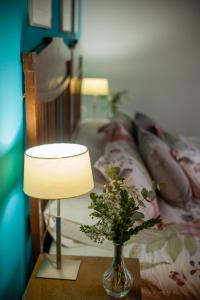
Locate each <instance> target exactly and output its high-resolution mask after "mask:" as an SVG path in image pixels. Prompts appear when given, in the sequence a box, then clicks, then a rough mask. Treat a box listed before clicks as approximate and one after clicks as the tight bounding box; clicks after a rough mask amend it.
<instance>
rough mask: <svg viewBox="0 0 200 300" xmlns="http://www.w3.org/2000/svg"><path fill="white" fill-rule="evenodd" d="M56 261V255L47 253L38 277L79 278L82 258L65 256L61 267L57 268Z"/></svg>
mask: <svg viewBox="0 0 200 300" xmlns="http://www.w3.org/2000/svg"><path fill="white" fill-rule="evenodd" d="M54 261H55V256H54V255H48V256H46V255H45V256H44V260H43V263H42V265H41V266H40V269H39V271H38V273H37V275H36V277H40V278H52V279H68V280H76V279H77V276H78V271H79V267H80V264H81V261H80V260H75V259H74V260H73V259H67V258H64V257H63V259H62V267H61V269H57V268H56V264H55V263H54Z"/></svg>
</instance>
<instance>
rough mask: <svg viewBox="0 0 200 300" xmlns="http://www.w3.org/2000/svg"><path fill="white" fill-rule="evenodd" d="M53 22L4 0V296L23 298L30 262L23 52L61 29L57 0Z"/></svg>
mask: <svg viewBox="0 0 200 300" xmlns="http://www.w3.org/2000/svg"><path fill="white" fill-rule="evenodd" d="M52 2H53V28H52V29H51V30H47V29H39V28H36V27H29V26H28V24H27V22H28V21H27V20H28V15H27V7H28V4H27V0H9V1H8V0H7V1H3V0H0V30H1V55H0V299H3V300H15V299H21V296H22V294H23V291H24V288H25V285H26V283H27V279H28V276H29V274H30V271H31V268H32V263H31V236H30V228H29V201H28V200H27V199H26V198H25V197H24V195H23V192H22V180H23V179H22V178H23V152H24V134H23V132H24V124H23V123H24V121H23V120H24V115H23V105H24V104H23V82H22V65H21V52H22V51H28V50H31V49H33V48H34V47H36V46H37V45H38V44H39V43H40V42H41V40H42V38H43V37H51V36H60V37H63V38H65V40H66V41H67V43H69V42H70V41H71V39H73V38H78V37H79V36H78V35H77V36H76V37H74V36H72V35H71V34H67V33H63V32H61V31H60V24H59V20H60V7H59V3H60V1H58V0H53V1H52Z"/></svg>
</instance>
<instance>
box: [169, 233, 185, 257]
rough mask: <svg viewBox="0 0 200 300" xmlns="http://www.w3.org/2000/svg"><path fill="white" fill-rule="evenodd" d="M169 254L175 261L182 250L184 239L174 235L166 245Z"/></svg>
mask: <svg viewBox="0 0 200 300" xmlns="http://www.w3.org/2000/svg"><path fill="white" fill-rule="evenodd" d="M166 251H167V254H168V255H169V256H170V258H171V259H172V261H173V262H175V261H176V259H177V257H178V256H179V254H180V253H181V251H182V241H181V239H180V238H179V237H178V236H176V235H174V236H172V238H171V239H170V240H169V241H168V243H167V247H166Z"/></svg>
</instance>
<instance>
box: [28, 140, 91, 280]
mask: <svg viewBox="0 0 200 300" xmlns="http://www.w3.org/2000/svg"><path fill="white" fill-rule="evenodd" d="M93 187H94V183H93V176H92V169H91V164H90V157H89V152H88V150H87V148H86V147H85V146H83V145H78V144H67V143H57V144H46V145H40V146H36V147H33V148H29V149H28V150H26V152H25V158H24V193H25V194H27V195H28V196H31V197H33V198H37V199H44V200H56V201H57V217H56V267H55V266H54V265H53V263H52V261H51V260H49V259H47V257H46V258H45V259H44V261H43V264H42V266H41V268H40V270H39V272H38V274H37V276H38V277H45V278H61V279H71V280H76V278H77V274H78V270H79V266H80V261H78V260H70V259H68V260H63V262H62V259H61V218H60V200H61V199H66V198H71V197H75V196H80V195H82V194H85V193H87V192H89V191H90V190H92V189H93Z"/></svg>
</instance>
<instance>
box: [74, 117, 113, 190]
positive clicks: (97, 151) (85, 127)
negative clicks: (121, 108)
mask: <svg viewBox="0 0 200 300" xmlns="http://www.w3.org/2000/svg"><path fill="white" fill-rule="evenodd" d="M108 122H109V120H106V119H97V120H91V119H90V120H86V121H84V122H82V123H80V125H79V126H78V128H77V130H76V132H75V135H74V137H73V138H72V140H73V142H74V143H77V144H83V145H85V146H87V148H88V150H89V153H90V159H91V164H92V167H93V164H94V162H95V161H96V160H97V159H98V158H99V156H100V155H101V154H102V153H103V149H104V147H105V144H106V137H105V134H104V133H101V132H98V128H99V127H101V126H103V125H105V124H107V123H108ZM93 176H94V181H95V183H96V185H98V184H99V185H102V184H103V183H104V179H103V177H102V176H101V174H100V173H99V172H97V171H96V170H95V169H94V168H93Z"/></svg>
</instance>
